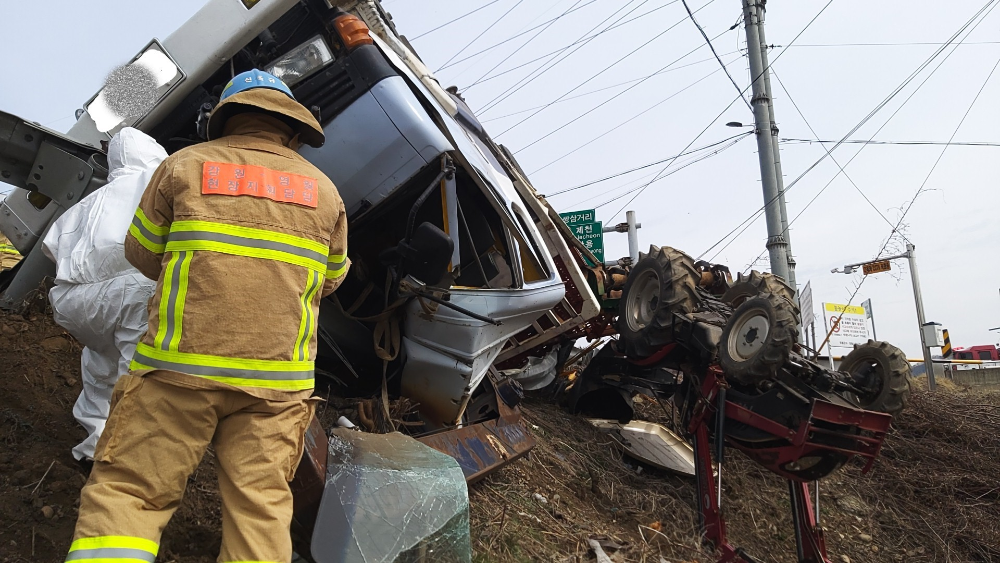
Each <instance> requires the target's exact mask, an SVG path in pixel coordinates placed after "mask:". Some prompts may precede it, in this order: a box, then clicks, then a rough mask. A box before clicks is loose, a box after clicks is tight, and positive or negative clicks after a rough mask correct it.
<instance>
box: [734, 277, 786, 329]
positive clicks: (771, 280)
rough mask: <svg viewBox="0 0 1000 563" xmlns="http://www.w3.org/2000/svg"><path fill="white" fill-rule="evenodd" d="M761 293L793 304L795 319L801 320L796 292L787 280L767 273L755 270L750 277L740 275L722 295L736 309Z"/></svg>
mask: <svg viewBox="0 0 1000 563" xmlns="http://www.w3.org/2000/svg"><path fill="white" fill-rule="evenodd" d="M761 293H770V294H772V295H778V296H780V297H784V298H785V299H787V300H788V302H789V303H791V304H792V307H793V309H794V310H795V318H796V319H798V318H799V308H798V307H797V306H796V305H795V290H793V289H792V287H791V286H790V285H788V284H787V283H785V280H783V279H781V278H780V277H778V276H776V275H774V274H771V273H767V272H758V271H757V270H753V271H751V272H750V275H749V276H744V275H743V274H740V275H739V276H738V277H737V278H736V282H735V283H734V284H733V285H732V287H730V288H729V289H728V290H726V293H724V294H723V295H722V300H723V301H724V302H726V303H729V304H730V305H732V306H733V307H734V308H735V307H739V306H740V305H742V304H743V302H744V301H746V300H747V299H750V298H751V297H757V296H758V295H760V294H761Z"/></svg>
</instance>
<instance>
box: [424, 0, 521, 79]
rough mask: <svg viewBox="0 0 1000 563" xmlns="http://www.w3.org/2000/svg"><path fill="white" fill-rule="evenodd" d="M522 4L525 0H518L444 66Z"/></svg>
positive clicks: (446, 62)
mask: <svg viewBox="0 0 1000 563" xmlns="http://www.w3.org/2000/svg"><path fill="white" fill-rule="evenodd" d="M521 2H524V0H517V4H514V5H513V6H511V7H510V8H509V9H508V10H507V11H506V12H504V13H503V15H502V16H500V17H499V18H497V19H496V20H494V22H493V23H491V24H490V25H488V26H486V29H484V30H482V31H481V32H479V35H477V36H476V37H475V38H473V39H472V41H469V42H468V43H467V44H466V45H465V47H462V48H461V49H459V50H458V52H457V53H455V54H454V55H452V56H451V58H450V59H448V60H447V61H445V62H444V64H445V65H447V64H448V63H450V62H451V61H452V60H454V59H455V57H457V56H459V55H461V54H462V53H463V52H465V50H466V49H468V48H469V47H471V46H472V44H473V43H475V42H476V41H479V38H480V37H482V36H483V35H484V34H485V33H486V32H487V31H489V30H491V29H493V27H494V26H495V25H497V24H498V23H500V21H501V20H503V19H504V18H505V17H507V14H509V13H511V12H513V11H514V8H517V7H518V6H520V5H521ZM441 68H444V65H442V66H441ZM441 68H439V69H437V70H436V71H434V72H441Z"/></svg>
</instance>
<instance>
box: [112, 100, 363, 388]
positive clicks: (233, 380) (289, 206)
mask: <svg viewBox="0 0 1000 563" xmlns="http://www.w3.org/2000/svg"><path fill="white" fill-rule="evenodd" d="M256 92H258V91H256V90H251V91H248V92H244V93H241V94H236V95H234V96H232V97H230V98H228V99H227V102H228V100H233V99H238V98H241V97H242V98H243V99H245V98H247V97H248V96H246V94H254V93H256ZM276 94H278V95H280V96H284V94H280V93H276ZM289 100H290V99H289ZM237 101H238V100H237ZM227 102H223V104H225V103H227ZM293 103H294V102H293ZM220 107H221V106H220ZM300 107H301V106H300ZM216 111H218V109H217V110H216ZM313 123H314V124H315V127H316V128H317V129H318V128H319V124H318V123H315V121H314V122H313ZM320 131H322V130H321V129H320ZM293 134H294V132H293V130H292V129H291V128H290V127H289V126H288V125H286V124H285V123H284V122H282V121H281V120H279V119H277V118H275V117H271V116H266V115H261V114H258V113H242V114H239V115H236V116H235V117H231V118H229V119H228V121H227V122H226V125H225V132H224V136H222V137H221V138H218V139H215V140H212V141H208V142H205V143H201V144H198V145H194V146H191V147H188V148H185V149H183V150H181V151H178V152H177V153H175V154H174V155H172V156H170V157H168V158H167V159H166V160H165V161H163V163H162V164H161V165H160V167H159V168H158V169H157V170H156V172H155V174H154V175H153V178H152V180H151V181H150V183H149V186H148V187H147V188H146V191H145V193H144V194H143V196H142V200H141V202H140V204H139V208H138V209H137V210H136V212H135V217H134V219H133V221H132V225H131V227H130V228H129V232H128V235H127V238H126V240H125V255H126V257H127V258H128V260H129V262H131V263H132V265H134V266H135V267H136V268H137V269H138V270H139V271H140V272H142V273H143V274H144V275H145V276H147V277H149V278H151V279H155V280H157V285H156V292H155V294H154V296H153V298H152V299H151V300H150V304H149V329H148V331H147V333H146V335H145V336H144V337H143V338H142V341H141V342H140V343H139V345H138V347H137V348H136V352H135V356H134V359H133V361H132V364H131V369H132V371H133V373H136V374H146V373H150V372H153V373H155V374H162V375H166V376H168V377H169V376H170V375H172V374H177V373H179V374H188V375H193V376H197V377H199V378H204V379H207V380H212V381H215V382H220V383H224V384H228V385H233V386H236V387H239V388H241V389H243V390H245V391H246V392H248V393H250V394H252V395H255V396H257V397H261V398H265V399H278V400H285V399H291V398H299V397H305V396H308V395H309V394H310V391H311V389H312V388H313V365H314V364H313V362H314V359H315V355H316V338H315V334H316V323H317V318H318V311H319V301H320V298H321V297H322V296H325V295H328V294H330V293H331V292H333V291H334V290H335V289H336V288H337V286H339V285H340V283H341V282H342V281H343V279H344V275H345V274H346V272H347V269H348V267H349V261H348V259H347V217H346V214H345V212H344V203H343V201H342V200H341V199H340V195H339V194H338V193H337V190H336V188H335V187H334V185H333V183H332V182H331V181H330V180H329V179H328V178H327V177H326V176H324V175H323V173H322V172H320V171H319V170H318V169H317V168H316V167H315V166H313V165H312V164H310V163H309V162H308V161H306V160H305V159H304V158H302V157H301V156H300V155H299V154H298V153H296V152H295V151H294V150H292V149H291V148H289V146H288V145H289V143H292V144H293V145H297V142H296V141H295V140H293ZM296 138H297V136H296ZM205 383H208V382H207V381H206V382H205ZM209 386H210V387H217V385H209Z"/></svg>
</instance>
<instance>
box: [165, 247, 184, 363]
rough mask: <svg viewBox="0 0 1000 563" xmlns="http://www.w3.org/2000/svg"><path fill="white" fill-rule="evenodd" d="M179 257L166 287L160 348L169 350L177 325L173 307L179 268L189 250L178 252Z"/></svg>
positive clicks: (177, 289)
mask: <svg viewBox="0 0 1000 563" xmlns="http://www.w3.org/2000/svg"><path fill="white" fill-rule="evenodd" d="M177 254H178V256H179V258H178V259H177V260H176V261H175V262H174V271H173V272H172V275H171V277H170V287H169V288H167V323H166V324H167V331H166V332H165V333H164V335H163V343H162V344H160V349H161V350H169V349H170V342H171V341H172V340H173V339H174V329H175V328H176V326H177V319H175V318H174V307H175V306H176V305H177V294H178V293H180V285H181V268H183V267H184V261H185V260H187V259H188V257H189V256H190V254H191V253H190V252H178V253H177Z"/></svg>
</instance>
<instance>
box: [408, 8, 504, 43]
mask: <svg viewBox="0 0 1000 563" xmlns="http://www.w3.org/2000/svg"><path fill="white" fill-rule="evenodd" d="M499 1H500V0H491V1H490V2H487V3H485V4H483V5H482V6H480V7H478V8H476V9H475V10H472V11H471V12H466V13H464V14H462V15H461V16H458V17H457V18H455V19H453V20H449V21H446V22H444V23H443V24H441V25H439V26H437V27H435V28H434V29H429V30H427V31H425V32H423V33H421V34H420V35H418V36H416V37H414V38H413V39H411V41H416V40H417V39H420V38H421V37H423V36H425V35H427V34H429V33H434V32H435V31H437V30H439V29H441V28H442V27H447V26H449V25H451V24H453V23H455V22H457V21H458V20H460V19H463V18H466V17H468V16H471V15H472V14H475V13H476V12H478V11H479V10H482V9H483V8H486V7H487V6H491V5H493V4H496V3H497V2H499Z"/></svg>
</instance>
